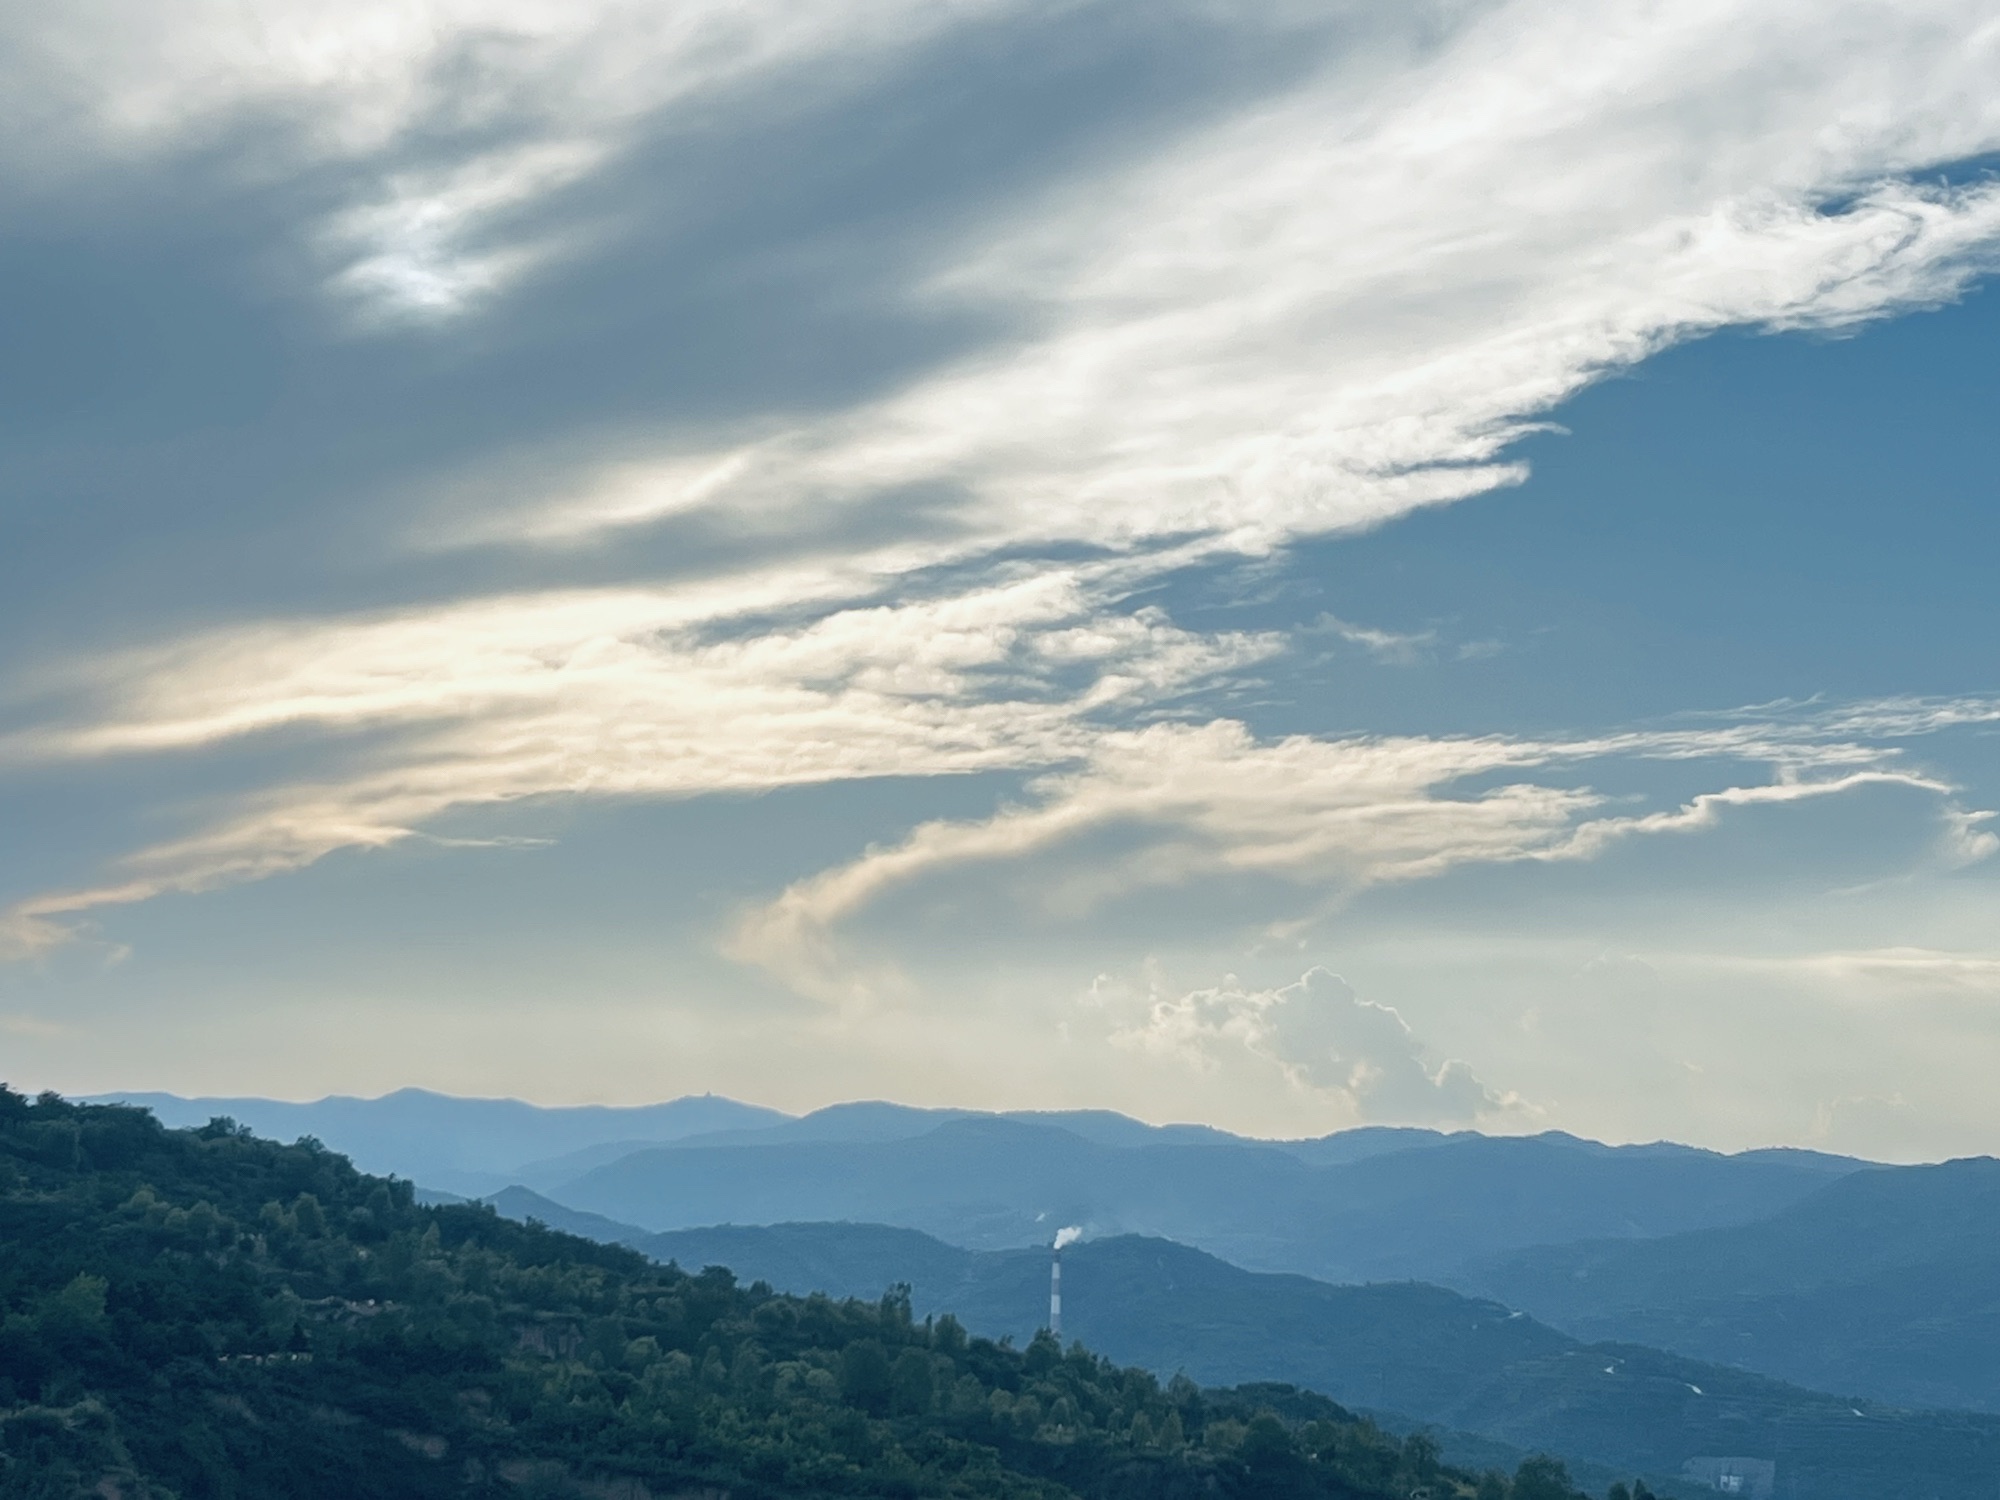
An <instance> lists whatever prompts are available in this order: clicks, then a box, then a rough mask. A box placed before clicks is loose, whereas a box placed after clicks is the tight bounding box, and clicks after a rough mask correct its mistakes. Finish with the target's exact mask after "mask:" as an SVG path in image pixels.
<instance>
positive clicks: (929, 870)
mask: <svg viewBox="0 0 2000 1500" xmlns="http://www.w3.org/2000/svg"><path fill="white" fill-rule="evenodd" d="M1968 711H1969V710H1968V709H1967V708H1966V707H1965V706H1964V705H1961V706H1960V709H1959V712H1961V713H1963V712H1968ZM1849 713H1856V714H1858V715H1859V716H1863V717H1865V716H1867V715H1868V713H1869V711H1868V710H1866V709H1861V710H1858V711H1854V710H1850V711H1845V712H1843V711H1839V710H1836V711H1833V712H1831V713H1829V714H1828V715H1826V717H1825V719H1824V720H1821V721H1814V720H1811V719H1807V720H1802V721H1801V720H1794V721H1790V722H1784V721H1765V722H1761V723H1738V724H1733V725H1730V726H1728V727H1717V728H1713V729H1707V730H1684V729H1662V730H1657V731H1640V732H1625V733H1620V734H1614V735H1607V736H1603V737H1595V738H1577V739H1568V740H1562V739H1548V740H1534V739H1516V738H1508V737H1501V736H1488V737H1479V738H1393V739H1392V738H1370V737H1354V738H1345V739H1325V738H1315V737H1308V736H1294V737H1289V738H1285V739H1280V740H1263V741H1260V740H1259V739H1258V738H1257V737H1256V736H1254V735H1253V734H1251V733H1250V732H1249V731H1248V730H1247V729H1246V728H1245V726H1244V725H1242V724H1240V723H1236V722H1233V721H1228V720H1217V721H1214V722H1211V723H1209V724H1205V725H1183V724H1160V725H1155V726H1152V727H1150V728H1147V729H1143V730H1137V731H1120V732H1112V733H1106V734H1103V735H1100V736H1098V737H1097V738H1096V739H1095V740H1094V741H1093V742H1092V744H1091V746H1090V749H1089V752H1088V756H1087V758H1086V760H1085V762H1084V764H1083V765H1082V766H1081V767H1080V768H1078V769H1075V770H1068V771H1062V772H1057V773H1054V774H1051V775H1048V776H1045V777H1042V778H1040V779H1039V780H1037V781H1036V782H1035V783H1033V784H1032V785H1031V787H1030V793H1031V800H1028V801H1025V802H1023V803H1022V804H1020V805H1017V806H1012V807H1008V808H1005V809H1003V810H1002V811H1000V812H999V813H997V814H995V815H994V816H992V817H991V818H987V819H983V820H978V821H964V822H934V823H927V824H924V825H923V826H921V827H919V828H917V829H916V830H915V831H914V832H913V833H912V834H911V835H910V836H909V838H908V839H906V840H905V841H904V842H903V843H901V844H899V845H896V846H894V847H889V848H882V849H875V850H871V851H869V852H868V853H867V854H866V855H864V856H863V857H862V858H860V859H858V860H855V861H853V862H852V863H850V864H847V865H843V866H840V867H838V868H836V869H833V870H828V871H825V872H823V873H821V874H818V875H815V876H813V877H811V878H810V879H807V880H804V881H801V882H799V883H797V884H795V885H794V886H792V887H791V888H790V889H789V890H787V891H786V892H784V894H783V895H781V896H779V897H778V898H777V899H776V900H774V901H772V902H770V903H769V904H768V905H765V906H762V907H760V908H758V909H756V910H753V911H751V912H749V913H746V914H745V916H744V917H743V918H742V919H741V922H740V924H739V926H738V928H737V930H736V932H735V934H734V936H733V937H732V939H731V951H732V952H733V953H734V954H736V955H737V956H738V957H740V958H742V959H745V960H746V961H750V962H755V963H758V964H761V965H763V966H765V967H767V968H769V969H771V970H772V971H774V972H776V973H778V974H779V975H781V976H782V977H784V978H785V979H786V980H787V981H788V982H789V983H791V984H792V985H793V986H794V987H796V988H797V989H799V990H801V991H802V992H804V993H808V994H815V995H819V996H821V997H823V998H826V999H829V1000H836V1001H839V1000H847V999H862V998H866V996H867V993H868V991H869V987H870V986H872V985H874V984H875V983H876V982H877V979H878V977H879V976H876V975H874V974H872V973H870V972H868V971H867V970H865V969H864V968H862V967H857V965H856V963H855V961H854V959H853V958H852V956H851V955H850V953H849V952H848V951H847V949H846V948H845V946H844V945H843V943H842V942H841V929H842V928H843V927H844V926H846V925H848V924H850V923H853V922H855V921H857V920H858V919H860V918H862V917H863V916H865V915H866V914H867V912H868V911H869V909H870V908H871V907H873V906H875V905H876V904H877V903H881V902H884V901H886V900H888V899H890V898H892V897H893V896H895V895H896V894H897V893H898V892H900V891H905V890H909V889H912V888H920V887H922V886H923V885H925V884H926V883H927V882H930V881H933V880H935V879H937V878H939V877H940V876H943V875H947V874H950V873H954V872H965V871H976V870H979V869H981V868H982V867H983V868H988V869H995V868H1003V867H1008V866H1028V865H1032V864H1036V863H1040V864H1041V865H1043V866H1044V869H1043V872H1042V874H1041V875H1040V877H1039V878H1038V879H1037V880H1036V881H1035V882H1034V885H1033V889H1034V890H1036V891H1037V892H1039V893H1040V898H1041V900H1042V901H1043V902H1045V903H1046V910H1045V911H1044V912H1043V913H1042V915H1044V916H1045V917H1055V918H1057V919H1059V920H1064V921H1081V920H1085V919H1087V918H1088V917H1089V916H1090V914H1091V913H1092V911H1093V910H1094V909H1095V908H1097V907H1098V906H1100V905H1102V904H1104V903H1106V902H1109V901H1113V900H1117V899H1121V898H1125V897H1129V896H1131V895H1133V894H1134V893H1137V892H1141V891H1145V890H1148V889H1157V888H1161V887H1172V886H1179V885H1185V884H1188V883H1191V882H1194V881H1198V880H1211V881H1212V880H1231V879H1235V880H1241V879H1244V878H1252V877H1264V878H1270V879H1275V880H1276V881H1279V882H1282V883H1285V884H1289V885H1291V886H1292V887H1293V888H1294V889H1295V890H1296V891H1297V892H1298V896H1297V898H1296V899H1295V901H1294V902H1293V904H1292V911H1293V913H1297V912H1299V911H1303V910H1311V909H1315V908H1322V907H1324V905H1325V904H1326V903H1327V901H1329V900H1335V901H1338V900H1341V899H1344V898H1345V897H1346V896H1347V895H1349V894H1351V893H1353V892H1356V891H1359V890H1363V889H1366V888H1368V887H1370V886H1376V885H1383V884H1392V883H1398V882H1407V881H1413V880H1421V879H1426V878H1429V877H1433V876H1436V875H1440V874H1443V873H1445V872H1446V871H1449V870H1452V869H1455V868H1458V867H1461V866H1465V865H1472V864H1494V863H1507V862H1516V861H1549V860H1587V859H1591V858H1594V857H1596V856H1597V855H1599V854H1601V853H1602V852H1603V851H1604V850H1606V849H1607V848H1609V847H1611V846H1612V845H1613V844H1614V843H1617V842H1620V841H1623V840H1628V839H1633V838H1642V837H1650V836H1658V835H1685V834H1691V833H1696V832H1700V831H1703V830H1707V829H1711V828H1714V827H1716V826H1717V825H1718V824H1719V823H1720V822H1721V820H1722V819H1723V817H1724V816H1725V815H1726V814H1727V813H1728V812H1729V811H1730V810H1732V809H1742V808H1750V807H1756V806H1773V805H1783V804H1790V803H1801V802H1807V801H1811V800H1815V799H1823V798H1832V797H1838V796H1842V795H1844V794H1848V793H1852V792H1855V791H1858V790H1861V789H1863V788H1867V787H1875V786H1898V787H1905V788H1909V789H1911V790H1915V791H1919V792H1923V793H1927V794H1929V795H1931V796H1933V797H1935V798H1937V799H1939V815H1940V818H1941V821H1942V822H1943V824H1944V825H1945V826H1946V827H1947V828H1949V827H1950V826H1951V825H1953V824H1954V822H1956V821H1962V820H1963V819H1964V818H1965V817H1966V816H1967V814H1965V812H1964V811H1963V809H1961V808H1959V807H1957V806H1956V805H1955V804H1954V803H1953V802H1952V801H1951V798H1952V796H1953V793H1954V792H1955V790H1956V788H1954V787H1953V786H1952V785H1951V783H1949V782H1948V781H1945V780H1941V779H1940V778H1938V777H1936V776H1934V775H1931V774H1927V773H1925V772H1924V771H1922V770H1920V769H1917V768H1914V767H1910V766H1906V765H1903V764H1900V763H1899V756H1898V753H1897V750H1896V748H1895V747H1894V746H1892V745H1889V744H1885V743H1880V742H1878V743H1874V744H1869V743H1863V742H1859V741H1855V740H1851V739H1845V738H1841V737H1838V736H1836V735H1833V734H1829V733H1828V730H1829V729H1830V728H1831V727H1832V726H1833V725H1837V724H1840V723H1842V721H1843V720H1844V719H1845V718H1846V717H1847V716H1848V714H1849ZM1987 713H1988V715H1995V714H2000V705H1993V704H1989V706H1988V709H1987ZM1904 722H1906V723H1907V722H1922V716H1921V715H1916V716H1913V718H1912V719H1910V720H1905V721H1904ZM1630 760H1639V761H1647V760H1654V761H1680V762H1696V761H1698V762H1707V763H1710V764H1711V765H1712V766H1713V768H1714V769H1713V771H1712V773H1711V774H1714V775H1717V776H1719V777H1733V776H1740V775H1741V774H1742V770H1743V766H1744V763H1745V762H1749V763H1752V764H1756V763H1761V764H1762V765H1763V766H1764V767H1765V768H1766V773H1767V776H1768V779H1767V780H1764V781H1758V782H1750V783H1748V784H1743V783H1731V784H1725V785H1723V786H1720V787H1718V788H1717V789H1716V790H1714V791H1709V792H1702V793H1699V794H1697V795H1695V796H1693V797H1691V798H1688V799H1687V800H1685V801H1684V802H1682V803H1680V804H1679V805H1675V806H1669V807H1664V808H1657V809H1653V810H1648V811H1644V812H1626V811H1622V810H1620V809H1619V807H1618V805H1617V801H1616V800H1615V799H1613V798H1610V797H1608V796H1606V795H1605V794H1603V793H1601V792H1599V791H1596V790H1594V789H1593V788H1592V787H1591V786H1590V785H1589V784H1588V782H1587V781H1584V780H1582V779H1581V778H1582V777H1584V776H1587V775H1588V773H1589V771H1590V769H1591V768H1592V767H1593V766H1598V767H1602V766H1607V765H1609V764H1611V763H1614V762H1621V761H1630ZM1972 816H1975V817H1977V816H1983V815H1976V814H1975V815H1972ZM1113 832H1115V833H1117V834H1118V835H1119V838H1118V840H1117V841H1116V843H1115V845H1114V846H1113V847H1112V848H1111V849H1110V850H1109V852H1107V850H1106V849H1104V848H1099V847H1096V844H1095V843H1094V842H1093V841H1097V842H1102V841H1103V840H1104V837H1105V835H1107V834H1108V833H1113ZM1989 852H1990V851H1989ZM1071 858H1073V859H1074V860H1075V861H1080V863H1081V866H1082V870H1081V872H1079V871H1078V870H1077V869H1076V868H1074V867H1073V865H1071V864H1070V862H1069V861H1070V859H1071ZM1272 920H1273V922H1274V924H1275V925H1279V926H1283V925H1285V923H1286V921H1287V920H1288V918H1287V917H1286V916H1285V915H1284V914H1282V913H1280V912H1278V911H1275V910H1274V911H1273V913H1272Z"/></svg>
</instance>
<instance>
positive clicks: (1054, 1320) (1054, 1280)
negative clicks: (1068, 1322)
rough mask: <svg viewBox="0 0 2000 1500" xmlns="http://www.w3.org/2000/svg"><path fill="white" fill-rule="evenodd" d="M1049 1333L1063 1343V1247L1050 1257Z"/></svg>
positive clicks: (1058, 1247) (1057, 1248) (1053, 1252)
mask: <svg viewBox="0 0 2000 1500" xmlns="http://www.w3.org/2000/svg"><path fill="white" fill-rule="evenodd" d="M1049 1333H1050V1335H1051V1336H1052V1337H1053V1338H1054V1339H1055V1341H1056V1342H1057V1343H1059V1344H1060V1343H1061V1342H1062V1247H1061V1246H1060V1245H1058V1246H1057V1247H1056V1249H1055V1250H1054V1251H1052V1252H1051V1253H1050V1255H1049Z"/></svg>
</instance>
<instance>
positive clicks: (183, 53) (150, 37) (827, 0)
mask: <svg viewBox="0 0 2000 1500" xmlns="http://www.w3.org/2000/svg"><path fill="white" fill-rule="evenodd" d="M1063 8H1065V7H1064V6H1063V5H1062V4H1060V3H1055V4H1044V3H1023V0H925V3H915V0H804V3H801V0H785V3H775V0H766V3H752V4H742V3H738V0H681V3H677V4H674V5H667V6H661V5H652V4H643V3H635V0H477V3H475V0H352V3H348V4H343V5H339V6H324V5H314V4H308V3H303V0H257V3H254V4H238V3H234V0H191V3H188V4H182V5H176V6H174V7H172V8H171V9H165V8H162V7H159V6H155V5H147V4H139V3H132V0H78V3H76V4H73V5H65V6H61V7H57V8H39V9H37V8H28V9H17V10H15V11H12V12H10V13H9V15H8V17H7V18H5V19H0V56H4V57H5V58H6V59H8V62H7V63H6V65H5V67H4V70H0V99H4V100H5V101H6V102H5V103H4V104H0V120H5V121H6V122H7V123H8V124H9V125H10V126H11V127H12V128H10V129H9V130H8V132H7V134H8V135H9V137H10V138H11V139H13V140H15V141H17V142H29V141H32V142H33V143H34V145H33V147H32V149H19V150H16V151H13V152H7V153H0V173H4V174H6V175H8V176H11V177H13V178H15V179H16V180H19V179H23V178H27V179H31V180H32V179H36V178H41V179H44V180H46V179H48V178H50V177H56V176H60V175H69V176H75V175H78V174H82V173H87V172H88V171H89V170H90V169H91V168H92V167H94V166H98V165H103V164H116V163H135V162H136V163H149V162H154V161H158V160H160V159H163V158H168V157H171V156H173V155H175V154H177V153H182V152H191V151H199V150H203V149H213V148H214V147H215V146H216V145H217V144H218V143H228V144H229V145H231V146H233V147H236V148H237V149H238V150H240V151H241V152H242V171H243V174H244V175H245V176H246V177H247V178H249V179H251V180H253V181H269V180H274V179H281V178H284V177H288V176H294V175H300V174H305V173H308V172H311V171H312V170H314V169H315V168H320V167H324V166H328V165H337V166H340V167H343V168H345V169H348V171H349V175H350V178H351V181H352V183H353V187H352V189H351V191H352V194H353V196H352V197H351V198H350V199H349V200H348V201H347V202H345V203H344V204H340V205H338V206H336V207H335V208H334V209H333V211H332V212H331V214H330V216H329V217H328V218H327V219H326V220H325V221H323V222H321V223H319V224H317V225H311V226H307V233H308V234H309V235H311V236H312V237H314V238H315V239H316V240H317V241H318V242H319V245H320V247H321V249H322V250H323V251H324V252H326V253H327V254H328V255H329V256H330V257H331V258H332V261H333V264H334V267H335V274H334V277H333V284H334V285H335V286H336V287H337V288H338V289H340V290H342V291H344V292H348V293H351V294H357V295H359V296H361V297H363V298H364V299H366V300H367V301H368V302H369V303H370V304H372V305H373V306H374V307H375V308H376V309H377V310H379V311H384V312H392V313H393V312H400V313H415V314H419V315H422V314H432V315H435V314H438V313H446V312H452V311H458V310H462V309H463V308H465V307H466V306H468V305H469V304H471V303H472V302H473V301H475V300H476V299H477V297H478V295H479V294H481V293H484V292H489V291H492V290H495V289H497V288H498V287H499V286H501V285H503V284H504V283H505V282H506V281H508V280H509V279H511V278H512V276H513V275H515V274H516V273H518V272H519V271H520V270H522V269H525V268H526V267H527V266H529V265H531V264H533V263H535V262H536V261H537V260H538V259H540V258H542V256H543V255H545V254H546V253H548V252H549V251H550V250H552V249H553V248H554V247H551V246H547V245H538V244H535V243H533V242H532V241H531V242H529V243H510V242H509V240H508V233H507V231H506V230H505V229H504V228H503V225H504V223H505V217H506V215H507V214H508V213H509V211H510V210H516V209H520V208H522V207H525V206H528V205H531V204H533V203H534V202H536V201H537V200H539V199H542V198H544V197H546V196H547V195H549V194H551V193H553V192H556V191H559V190H561V189H562V188H564V187H567V186H569V185H571V184H573V183H575V182H576V181H578V180H580V179H581V178H584V177H586V176H588V175H590V174H591V173H594V172H597V171H600V170H602V169H603V168H604V167H605V166H606V165H608V164H609V163H610V162H611V161H613V160H614V159H615V158H616V156H617V154H618V153H619V151H620V150H622V149H623V148H625V147H627V146H629V145H631V144H632V143H633V141H634V140H635V138H636V137H637V136H638V135H639V134H640V133H641V132H642V131H653V132H658V131H660V130H662V129H664V128H668V127H669V126H671V125H672V124H676V123H679V124H688V123H699V122H700V121H701V119H702V115H703V112H704V111H713V110H715V109H716V108H718V107H719V106H720V105H721V104H722V102H723V101H725V100H727V99H728V98H729V97H730V96H731V95H732V94H733V93H735V92H737V91H741V90H745V89H753V88H757V87H758V86H759V85H767V84H771V83H773V82H775V81H776V80H779V79H782V80H783V87H782V88H777V89H771V90H769V92H768V95H767V96H765V97H763V99H762V106H763V107H764V108H765V109H767V110H768V109H772V108H780V107H788V108H797V107H802V106H804V105H805V104H806V103H807V102H808V101H811V100H815V99H819V98H823V97H826V96H828V95H837V94H840V93H842V92H845V91H849V90H853V89H857V88H865V87H866V86H867V83H868V81H869V80H870V78H872V77H873V76H875V73H876V69H877V68H879V67H880V66H882V65H883V64H885V63H886V62H887V61H888V60H889V59H892V58H894V57H896V56H898V55H901V54H903V53H905V52H907V51H908V50H910V49H912V48H915V47H918V46H921V45H922V44H923V43H924V42H925V41H926V40H928V39H929V38H932V37H934V36H936V35H937V34H938V33H939V32H941V31H945V30H949V29H950V28H952V27H955V26H962V25H966V24H968V23H973V22H977V21H980V20H982V19H986V18H991V17H993V16H996V15H1003V14H1006V13H1009V12H1027V13H1028V14H1029V15H1031V16H1032V15H1043V14H1046V13H1048V12H1050V11H1052V10H1053V11H1059V10H1061V9H1063ZM246 139H247V140H248V141H249V142H250V144H249V145H248V146H247V147H246V146H244V145H243V142H244V141H245V140H246ZM52 141H53V142H60V143H61V144H60V148H59V149H57V150H54V151H52V150H50V149H49V148H50V143H51V142H52ZM496 237H497V239H498V243H495V242H494V241H495V239H496Z"/></svg>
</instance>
